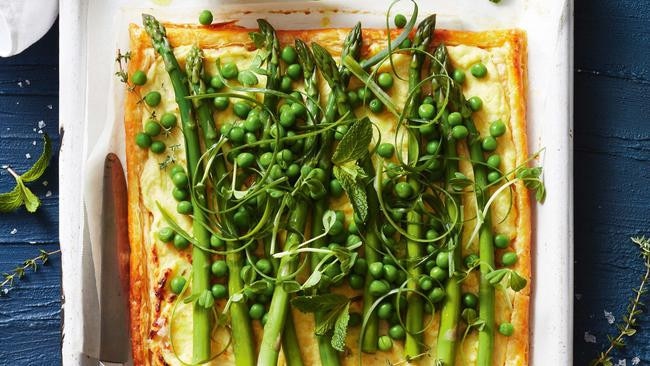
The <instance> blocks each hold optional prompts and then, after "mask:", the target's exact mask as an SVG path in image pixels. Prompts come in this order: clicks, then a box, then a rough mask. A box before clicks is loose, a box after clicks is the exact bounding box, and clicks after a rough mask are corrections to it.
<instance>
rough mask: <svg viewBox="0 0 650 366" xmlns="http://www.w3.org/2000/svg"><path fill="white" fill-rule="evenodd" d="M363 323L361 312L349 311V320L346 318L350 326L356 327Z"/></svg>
mask: <svg viewBox="0 0 650 366" xmlns="http://www.w3.org/2000/svg"><path fill="white" fill-rule="evenodd" d="M361 323H363V317H362V316H361V313H357V312H354V313H350V320H348V325H349V326H351V327H356V326H359V325H361Z"/></svg>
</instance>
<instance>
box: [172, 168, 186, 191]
mask: <svg viewBox="0 0 650 366" xmlns="http://www.w3.org/2000/svg"><path fill="white" fill-rule="evenodd" d="M172 183H174V185H175V186H176V187H177V188H185V187H187V184H188V183H189V178H187V174H185V172H178V173H176V174H174V175H172Z"/></svg>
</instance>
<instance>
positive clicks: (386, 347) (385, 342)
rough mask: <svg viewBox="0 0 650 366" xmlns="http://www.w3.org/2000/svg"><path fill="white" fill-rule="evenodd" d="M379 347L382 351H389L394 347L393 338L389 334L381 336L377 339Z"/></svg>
mask: <svg viewBox="0 0 650 366" xmlns="http://www.w3.org/2000/svg"><path fill="white" fill-rule="evenodd" d="M377 347H378V348H379V350H380V351H383V352H387V351H390V350H391V349H392V348H393V340H392V339H390V337H389V336H386V335H384V336H381V337H379V339H378V340H377Z"/></svg>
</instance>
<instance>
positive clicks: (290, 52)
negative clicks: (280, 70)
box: [280, 46, 298, 65]
mask: <svg viewBox="0 0 650 366" xmlns="http://www.w3.org/2000/svg"><path fill="white" fill-rule="evenodd" d="M280 58H281V59H282V61H284V62H286V63H287V64H289V65H290V64H293V63H295V62H296V61H297V60H298V53H297V52H296V49H295V48H293V47H292V46H285V47H284V48H283V49H282V52H281V53H280Z"/></svg>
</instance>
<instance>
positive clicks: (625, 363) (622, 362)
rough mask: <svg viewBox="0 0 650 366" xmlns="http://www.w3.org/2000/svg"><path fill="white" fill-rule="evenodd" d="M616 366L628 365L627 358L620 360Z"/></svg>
mask: <svg viewBox="0 0 650 366" xmlns="http://www.w3.org/2000/svg"><path fill="white" fill-rule="evenodd" d="M616 366H627V360H626V359H622V360H618V363H617V364H616Z"/></svg>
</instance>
